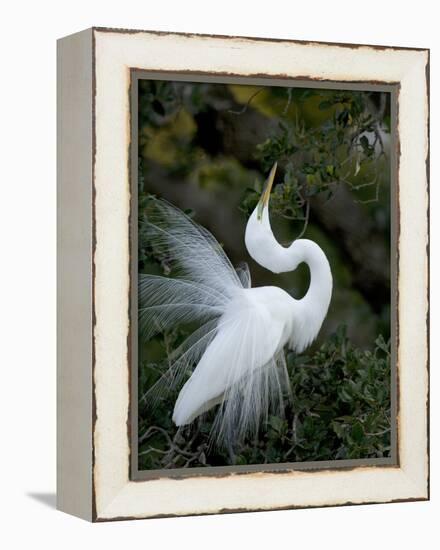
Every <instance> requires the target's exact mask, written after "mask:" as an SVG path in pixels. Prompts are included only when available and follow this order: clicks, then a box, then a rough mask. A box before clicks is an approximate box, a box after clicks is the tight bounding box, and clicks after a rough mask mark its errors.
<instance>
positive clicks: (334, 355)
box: [139, 327, 391, 469]
mask: <svg viewBox="0 0 440 550" xmlns="http://www.w3.org/2000/svg"><path fill="white" fill-rule="evenodd" d="M179 338H180V337H179V335H178V334H176V333H173V334H167V335H165V336H164V338H163V340H162V342H161V341H160V338H159V339H158V340H157V341H156V345H157V346H159V347H161V348H162V352H164V353H165V359H164V363H151V362H149V363H144V364H143V365H141V368H140V380H139V392H140V393H139V395H140V396H142V395H143V394H144V393H145V392H146V391H147V390H148V388H149V387H151V384H152V383H153V382H154V381H155V380H156V379H157V378H158V376H160V373H162V372H163V371H164V369H165V368H166V355H167V349H169V348H170V347H172V346H173V345H174V344H175V343H176V341H177V340H179ZM389 350H390V348H389V343H385V342H384V340H383V339H382V338H381V337H379V338H378V339H377V340H376V344H375V348H374V350H373V351H369V350H359V349H356V348H354V347H353V346H352V345H351V343H350V341H349V340H348V339H347V337H346V335H345V330H344V328H343V327H341V329H339V330H338V333H337V334H335V335H333V336H332V337H331V338H330V339H329V340H328V341H327V342H326V343H325V344H323V345H322V346H321V347H320V348H318V349H317V350H316V351H315V352H314V353H313V354H310V355H301V356H295V355H294V354H293V353H289V355H288V369H289V374H290V381H291V389H292V395H291V397H290V398H288V397H287V396H286V400H287V401H286V403H287V406H286V411H285V416H284V417H276V416H271V417H269V419H268V421H267V422H266V423H263V425H262V427H261V430H260V434H259V437H258V440H256V441H245V442H244V444H242V445H240V446H239V447H238V448H236V449H234V454H233V455H231V452H230V451H228V450H225V449H216V448H214V447H213V446H212V445H210V439H209V432H210V429H211V426H212V422H213V418H214V415H215V410H214V411H211V412H210V413H208V414H207V415H206V416H205V417H204V418H202V419H201V420H200V421H199V422H196V423H194V425H192V426H188V427H186V428H185V429H183V430H182V431H181V432H180V433H178V432H177V429H176V427H175V426H174V424H173V423H172V421H171V412H172V410H173V407H174V403H175V399H176V397H177V392H170V393H168V394H166V393H165V394H164V396H163V397H162V398H161V399H159V401H158V402H157V403H155V405H154V407H148V406H147V404H146V403H145V402H144V401H143V400H142V398H141V400H140V405H141V409H140V412H141V419H142V421H141V423H140V426H139V435H140V446H139V453H140V456H139V460H140V468H146V469H160V468H170V467H171V468H176V467H186V466H189V465H191V466H199V467H200V466H219V465H224V464H240V465H246V464H271V463H282V462H304V461H317V460H318V461H319V460H338V459H355V458H371V457H386V456H389V453H390V433H391V429H390V425H391V418H390V380H391V377H390V351H389Z"/></svg>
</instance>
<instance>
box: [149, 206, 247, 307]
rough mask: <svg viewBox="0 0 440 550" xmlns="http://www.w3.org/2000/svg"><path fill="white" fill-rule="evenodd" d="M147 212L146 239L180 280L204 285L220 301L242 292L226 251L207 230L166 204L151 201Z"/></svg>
mask: <svg viewBox="0 0 440 550" xmlns="http://www.w3.org/2000/svg"><path fill="white" fill-rule="evenodd" d="M147 211H148V215H147V220H146V223H145V224H144V226H143V227H144V229H143V232H144V233H143V236H144V237H145V238H146V239H147V240H148V241H149V242H151V243H152V245H153V247H154V250H155V251H156V252H158V253H159V254H162V255H163V256H164V257H166V258H168V259H169V260H170V262H171V263H172V265H173V268H174V272H175V274H176V275H177V276H178V277H181V278H182V279H185V280H187V281H192V282H194V283H198V284H201V285H203V286H204V287H205V288H207V289H209V291H210V292H211V293H213V295H215V297H218V299H219V300H220V301H221V300H223V301H224V300H229V299H231V298H232V297H233V295H234V292H235V291H236V290H237V289H241V288H243V284H242V281H241V280H240V277H239V275H238V273H237V271H236V270H235V269H234V267H233V266H232V264H231V262H230V261H229V258H228V257H227V256H226V254H225V252H224V250H223V248H222V247H221V246H220V244H219V243H218V241H217V240H216V239H215V237H214V236H213V235H212V234H211V233H210V232H209V231H208V230H207V229H205V228H203V227H201V226H200V225H197V224H196V223H195V222H194V221H193V220H192V219H191V218H190V217H189V216H187V215H186V214H185V213H183V212H182V211H181V210H179V209H178V208H175V207H174V206H173V205H171V204H169V203H168V202H166V201H163V200H158V199H155V198H152V199H151V200H150V202H149V206H148V210H147Z"/></svg>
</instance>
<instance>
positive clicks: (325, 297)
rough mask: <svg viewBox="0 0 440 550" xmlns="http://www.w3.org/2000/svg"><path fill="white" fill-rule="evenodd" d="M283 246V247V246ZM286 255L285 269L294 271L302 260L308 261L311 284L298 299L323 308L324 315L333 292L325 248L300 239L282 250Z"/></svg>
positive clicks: (303, 302) (305, 303) (306, 303)
mask: <svg viewBox="0 0 440 550" xmlns="http://www.w3.org/2000/svg"><path fill="white" fill-rule="evenodd" d="M281 248H283V247H281ZM281 254H282V255H283V256H284V258H283V260H284V263H285V269H284V270H283V271H293V270H295V269H296V268H297V267H298V265H299V264H300V263H302V262H304V263H306V264H307V265H308V267H309V270H310V285H309V288H308V290H307V292H306V294H305V296H304V297H303V298H301V299H300V300H298V301H299V302H301V303H302V304H304V305H306V306H307V305H312V304H313V305H314V306H315V307H318V306H320V307H319V309H322V310H323V316H325V314H326V313H327V309H328V305H329V303H330V298H331V293H332V286H333V281H332V275H331V271H330V265H329V263H328V260H327V257H326V255H325V254H324V252H323V250H322V249H321V248H320V247H319V246H318V245H317V244H316V243H315V242H313V241H310V240H308V239H299V240H297V241H294V242H293V243H292V244H291V245H290V246H289V247H288V248H284V249H283V250H282V251H281Z"/></svg>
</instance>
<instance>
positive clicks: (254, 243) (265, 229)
mask: <svg viewBox="0 0 440 550" xmlns="http://www.w3.org/2000/svg"><path fill="white" fill-rule="evenodd" d="M276 170H277V163H276V162H275V164H274V165H273V166H272V168H271V170H270V172H269V176H268V177H267V180H266V182H265V184H264V187H263V192H262V194H261V197H260V200H259V202H258V204H257V206H256V208H255V210H254V211H253V212H252V214H251V216H250V218H249V220H248V223H247V225H246V233H245V237H244V240H245V244H246V248H247V251H248V252H249V255H250V256H251V257H252V258H253V259H254V260H255V261H256V262H257V263H259V264H260V265H262V266H263V267H265V268H266V269H270V270H271V271H274V272H276V273H277V272H279V269H281V266H278V262H276V261H275V259H274V256H275V255H277V254H278V255H279V250H280V249H281V248H282V247H281V246H280V244H279V243H278V242H277V240H276V239H275V236H274V234H273V231H272V228H271V225H270V218H269V201H270V192H271V190H272V186H273V182H274V179H275V173H276Z"/></svg>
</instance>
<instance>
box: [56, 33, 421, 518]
mask: <svg viewBox="0 0 440 550" xmlns="http://www.w3.org/2000/svg"><path fill="white" fill-rule="evenodd" d="M145 75H149V76H150V77H151V78H162V79H164V80H166V79H167V78H168V79H170V78H173V79H175V80H191V81H205V80H208V81H213V82H222V83H227V82H246V83H261V82H263V83H266V82H267V83H268V84H269V83H270V84H272V85H273V84H276V85H286V82H294V83H295V86H308V87H313V86H320V87H328V88H332V87H333V88H339V87H342V88H345V89H351V90H353V89H359V90H363V89H378V90H386V91H389V92H390V93H391V95H392V105H393V107H392V108H393V109H394V111H393V113H394V116H393V120H394V134H395V142H394V146H393V151H394V156H393V158H392V173H393V180H394V181H395V189H394V194H393V195H392V203H393V212H394V214H393V215H394V222H395V223H394V224H393V226H394V232H393V235H392V250H393V257H394V260H392V264H393V280H394V283H393V284H394V287H393V288H394V290H393V298H392V309H393V314H392V320H393V322H392V327H393V329H392V346H393V347H392V350H393V352H392V353H393V362H394V364H395V371H393V372H394V375H393V376H394V383H393V386H392V387H393V389H392V392H393V393H392V410H393V412H394V418H395V425H394V427H393V438H392V446H393V449H394V451H393V453H392V456H391V457H390V458H389V459H370V461H368V460H364V461H357V462H356V461H334V463H327V462H326V463H317V462H314V463H303V464H299V463H296V464H278V465H277V466H274V465H264V466H253V467H237V468H233V467H229V468H224V469H222V468H220V469H216V468H213V469H209V468H208V469H205V470H202V471H200V470H199V469H195V470H192V469H188V470H187V471H186V472H182V471H174V472H173V470H167V471H165V470H164V471H157V472H154V473H152V474H151V475H150V474H147V475H139V471H138V469H137V462H136V456H137V455H136V443H135V441H136V433H137V431H136V430H137V427H136V426H137V425H136V414H137V413H136V410H137V409H136V402H135V401H136V400H133V398H132V396H133V394H134V393H135V392H136V389H137V386H136V376H135V375H134V374H133V373H134V372H135V370H134V368H133V365H136V360H137V359H136V358H137V356H136V334H137V333H136V331H135V330H134V329H133V327H134V326H135V320H134V317H133V311H134V310H135V308H136V292H135V288H136V284H135V283H136V279H135V277H134V275H133V273H134V270H133V261H134V260H133V257H135V256H136V237H137V235H136V226H137V224H136V223H134V220H135V218H136V215H137V213H136V209H135V206H136V204H137V203H136V184H135V182H136V181H137V180H136V176H135V172H136V159H135V156H134V154H133V151H134V150H135V148H136V143H137V141H136V139H137V135H136V132H135V131H134V128H136V127H137V124H136V111H135V110H134V109H133V102H135V101H136V97H137V96H136V90H137V80H138V79H139V78H141V77H145ZM428 78H429V51H428V50H424V49H409V48H408V49H406V48H392V47H379V46H361V45H351V44H326V43H319V42H310V43H305V42H298V41H289V40H267V39H257V38H255V39H254V38H240V37H222V36H204V35H183V34H171V33H158V32H152V31H128V30H114V29H103V28H93V29H89V30H86V31H83V32H80V33H78V34H74V35H71V36H69V37H66V38H63V39H61V40H60V41H59V43H58V386H57V408H58V432H57V435H58V476H57V477H58V508H59V509H60V510H63V511H65V512H68V513H71V514H73V515H76V516H79V517H82V518H84V519H87V520H90V521H108V520H115V519H134V518H147V517H164V516H179V515H193V514H213V513H225V512H240V511H257V510H274V509H289V508H297V507H316V506H333V505H334V506H336V505H344V504H362V503H380V502H394V501H407V500H425V499H428V498H429V443H428V435H429V434H428V425H429V424H428V410H429V352H428V344H429V342H428V339H429V332H428V312H429V300H428V291H429V289H428V285H429V281H428V251H429V250H428V249H429V229H428V201H429V190H428V185H429V177H428V176H429V173H428V171H429V144H428V139H429V127H428V118H429V95H428V92H429V90H428V86H429V82H428ZM210 470H211V471H210Z"/></svg>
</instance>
